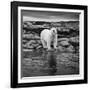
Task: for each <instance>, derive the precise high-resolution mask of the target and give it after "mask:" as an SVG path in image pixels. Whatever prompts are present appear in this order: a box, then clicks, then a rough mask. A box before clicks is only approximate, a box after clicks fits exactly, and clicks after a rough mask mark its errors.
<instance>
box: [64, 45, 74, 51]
mask: <svg viewBox="0 0 90 90" xmlns="http://www.w3.org/2000/svg"><path fill="white" fill-rule="evenodd" d="M66 50H67V51H68V52H74V51H75V49H74V47H73V46H72V45H70V46H68V47H67V48H66Z"/></svg>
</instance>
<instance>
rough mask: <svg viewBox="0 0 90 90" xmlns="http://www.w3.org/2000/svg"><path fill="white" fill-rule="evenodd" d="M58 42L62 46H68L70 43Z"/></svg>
mask: <svg viewBox="0 0 90 90" xmlns="http://www.w3.org/2000/svg"><path fill="white" fill-rule="evenodd" d="M59 44H60V45H61V46H64V47H68V46H69V45H70V44H69V42H68V41H61V42H60V43H59Z"/></svg>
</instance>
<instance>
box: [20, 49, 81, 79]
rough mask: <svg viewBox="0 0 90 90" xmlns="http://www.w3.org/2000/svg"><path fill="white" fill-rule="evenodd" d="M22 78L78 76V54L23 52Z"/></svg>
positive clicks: (42, 51)
mask: <svg viewBox="0 0 90 90" xmlns="http://www.w3.org/2000/svg"><path fill="white" fill-rule="evenodd" d="M21 74H22V77H31V76H48V75H70V74H79V54H78V53H71V52H60V51H45V50H41V51H23V57H22V62H21Z"/></svg>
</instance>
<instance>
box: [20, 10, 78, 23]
mask: <svg viewBox="0 0 90 90" xmlns="http://www.w3.org/2000/svg"><path fill="white" fill-rule="evenodd" d="M21 13H22V18H23V21H47V22H59V21H78V20H79V13H73V12H52V11H31V10H28V11H27V10H22V11H21Z"/></svg>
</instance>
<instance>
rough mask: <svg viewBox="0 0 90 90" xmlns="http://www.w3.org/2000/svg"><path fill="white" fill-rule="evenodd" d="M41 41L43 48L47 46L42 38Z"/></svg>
mask: <svg viewBox="0 0 90 90" xmlns="http://www.w3.org/2000/svg"><path fill="white" fill-rule="evenodd" d="M41 42H42V45H43V48H45V49H46V48H47V45H46V42H45V41H44V40H42V39H41Z"/></svg>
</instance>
